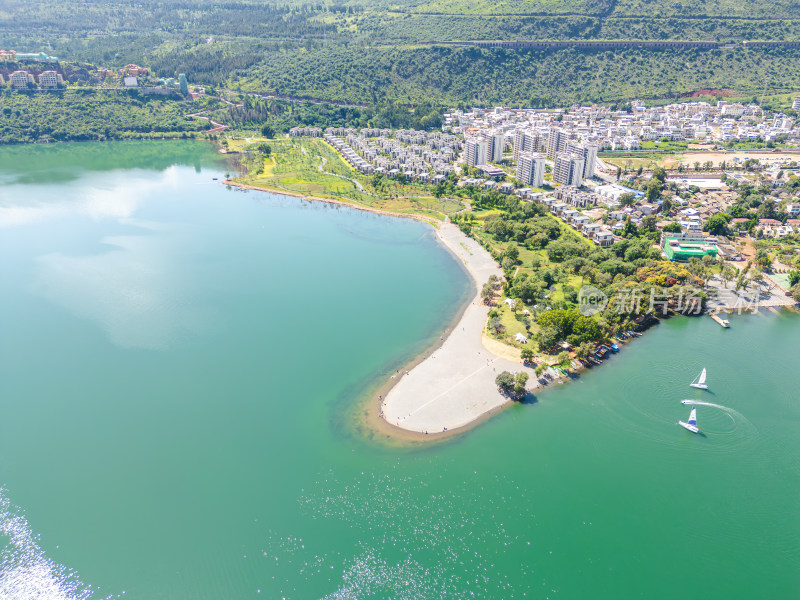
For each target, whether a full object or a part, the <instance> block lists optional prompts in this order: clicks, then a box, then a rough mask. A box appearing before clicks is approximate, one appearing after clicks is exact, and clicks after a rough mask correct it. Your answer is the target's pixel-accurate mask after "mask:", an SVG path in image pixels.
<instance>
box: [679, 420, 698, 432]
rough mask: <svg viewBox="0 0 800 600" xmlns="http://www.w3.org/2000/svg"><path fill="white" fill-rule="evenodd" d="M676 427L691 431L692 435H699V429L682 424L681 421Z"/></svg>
mask: <svg viewBox="0 0 800 600" xmlns="http://www.w3.org/2000/svg"><path fill="white" fill-rule="evenodd" d="M678 425H680V426H681V427H683V428H684V429H687V430H689V431H691V432H692V433H700V428H699V427H697V426H696V425H689V423H684V422H683V421H678Z"/></svg>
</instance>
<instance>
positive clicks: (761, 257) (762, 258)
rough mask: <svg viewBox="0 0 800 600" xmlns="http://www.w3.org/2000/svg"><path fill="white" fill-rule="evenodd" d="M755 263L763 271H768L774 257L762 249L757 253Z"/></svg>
mask: <svg viewBox="0 0 800 600" xmlns="http://www.w3.org/2000/svg"><path fill="white" fill-rule="evenodd" d="M755 263H756V264H757V265H758V266H759V267H761V268H762V269H766V268H768V267H769V266H770V265H771V264H772V257H771V256H770V255H769V252H767V250H766V249H765V248H761V249H759V250H757V251H756V256H755Z"/></svg>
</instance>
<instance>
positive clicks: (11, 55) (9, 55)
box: [0, 50, 17, 62]
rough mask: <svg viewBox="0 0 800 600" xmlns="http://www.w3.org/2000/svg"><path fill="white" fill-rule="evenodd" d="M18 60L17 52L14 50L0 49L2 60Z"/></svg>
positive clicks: (0, 59)
mask: <svg viewBox="0 0 800 600" xmlns="http://www.w3.org/2000/svg"><path fill="white" fill-rule="evenodd" d="M15 60H17V53H16V52H15V51H14V50H0V62H14V61H15Z"/></svg>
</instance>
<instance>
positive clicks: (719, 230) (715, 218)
mask: <svg viewBox="0 0 800 600" xmlns="http://www.w3.org/2000/svg"><path fill="white" fill-rule="evenodd" d="M703 229H705V230H706V231H708V233H710V234H711V235H726V234H727V233H728V219H727V218H726V215H725V214H723V213H717V214H715V215H711V216H710V217H709V219H708V221H706V224H705V227H704V228H703Z"/></svg>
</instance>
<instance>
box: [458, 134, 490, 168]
mask: <svg viewBox="0 0 800 600" xmlns="http://www.w3.org/2000/svg"><path fill="white" fill-rule="evenodd" d="M488 149H489V144H488V143H487V142H486V140H467V142H466V144H464V155H465V159H466V161H467V164H468V165H469V166H470V167H475V166H477V165H485V164H486V162H487V158H488Z"/></svg>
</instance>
